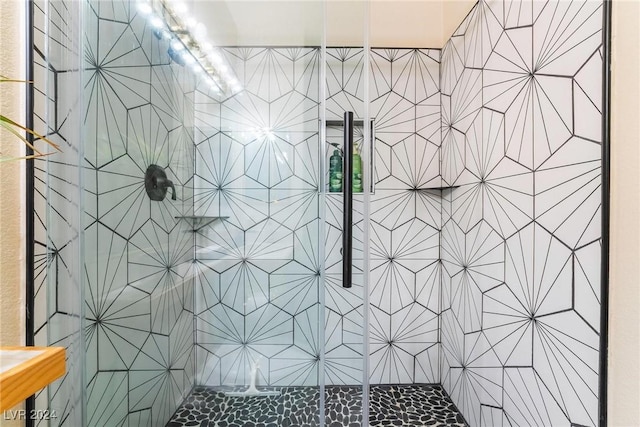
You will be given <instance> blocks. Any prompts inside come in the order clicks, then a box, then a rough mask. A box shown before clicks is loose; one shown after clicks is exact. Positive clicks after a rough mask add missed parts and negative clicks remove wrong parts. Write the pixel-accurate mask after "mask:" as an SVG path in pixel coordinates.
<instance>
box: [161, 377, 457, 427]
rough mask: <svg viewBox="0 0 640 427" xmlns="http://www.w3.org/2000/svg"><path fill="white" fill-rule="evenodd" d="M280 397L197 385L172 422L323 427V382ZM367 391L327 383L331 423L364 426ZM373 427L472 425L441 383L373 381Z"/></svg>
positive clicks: (174, 425)
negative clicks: (233, 393)
mask: <svg viewBox="0 0 640 427" xmlns="http://www.w3.org/2000/svg"><path fill="white" fill-rule="evenodd" d="M279 390H281V393H282V394H281V395H280V396H275V397H228V396H225V395H224V394H223V393H222V391H221V388H215V387H196V388H195V389H194V390H193V392H192V393H191V394H190V395H189V397H188V398H187V399H186V400H185V402H184V403H183V404H182V406H180V407H179V408H178V410H177V411H176V412H175V414H174V415H173V417H172V418H171V420H170V421H169V423H168V424H167V427H179V426H206V427H318V426H319V417H318V393H319V390H318V388H317V387H282V388H280V389H279ZM361 402H362V390H361V389H360V388H359V387H349V386H328V387H326V403H325V415H326V419H325V424H326V426H328V427H360V425H361V420H362V406H361ZM369 424H370V425H371V426H379V427H383V426H460V427H464V426H467V424H466V423H465V421H464V418H463V417H462V415H461V414H460V412H459V411H458V410H457V408H456V407H455V405H454V404H453V402H451V399H450V398H449V396H447V394H446V393H445V391H444V389H443V388H442V387H441V386H439V385H430V384H427V385H374V386H371V394H370V411H369Z"/></svg>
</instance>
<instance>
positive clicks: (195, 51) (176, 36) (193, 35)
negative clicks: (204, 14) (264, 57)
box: [137, 0, 242, 95]
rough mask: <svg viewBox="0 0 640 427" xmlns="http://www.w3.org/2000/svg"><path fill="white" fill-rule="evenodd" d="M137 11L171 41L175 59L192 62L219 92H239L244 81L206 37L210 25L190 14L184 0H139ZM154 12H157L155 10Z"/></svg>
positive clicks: (171, 54) (159, 35) (184, 63)
mask: <svg viewBox="0 0 640 427" xmlns="http://www.w3.org/2000/svg"><path fill="white" fill-rule="evenodd" d="M137 9H138V12H139V13H140V15H141V16H145V17H147V19H148V22H149V25H150V26H151V27H152V29H153V34H154V36H155V37H156V38H157V39H158V40H167V41H169V48H168V50H167V53H168V54H169V57H170V58H171V60H172V61H173V62H175V63H176V64H178V65H180V66H187V65H188V66H189V67H190V68H191V69H192V70H193V72H194V73H195V74H196V75H198V76H205V75H206V76H208V80H207V82H206V83H207V85H208V87H209V88H210V89H211V90H212V91H213V92H214V93H216V94H226V95H230V94H236V93H238V92H241V91H242V85H241V84H240V82H239V81H238V79H237V77H236V76H235V74H234V73H233V71H232V70H231V67H229V65H228V64H227V61H226V60H225V59H224V57H223V56H222V55H221V53H220V52H219V50H218V49H216V48H215V47H214V46H213V44H212V43H211V42H210V41H209V40H208V39H207V27H206V26H205V25H204V24H203V23H201V22H198V21H197V19H195V18H194V17H192V16H190V15H189V10H188V7H187V5H186V4H185V3H184V1H182V0H138V4H137ZM154 12H155V13H154Z"/></svg>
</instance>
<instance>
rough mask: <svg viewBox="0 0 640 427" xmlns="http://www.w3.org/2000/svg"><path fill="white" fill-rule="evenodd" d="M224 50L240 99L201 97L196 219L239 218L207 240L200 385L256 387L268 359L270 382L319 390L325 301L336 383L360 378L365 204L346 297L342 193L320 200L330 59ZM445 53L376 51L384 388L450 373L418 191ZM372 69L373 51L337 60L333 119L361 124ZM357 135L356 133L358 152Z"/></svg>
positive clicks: (376, 281)
mask: <svg viewBox="0 0 640 427" xmlns="http://www.w3.org/2000/svg"><path fill="white" fill-rule="evenodd" d="M224 53H225V56H226V57H227V59H228V61H229V62H230V63H231V64H233V65H232V68H233V69H234V71H235V72H236V74H237V75H238V77H239V78H240V80H241V82H242V83H243V86H244V91H243V92H242V93H241V94H239V95H237V96H235V97H232V98H230V99H227V100H225V101H224V102H221V103H219V102H218V101H216V99H215V98H214V97H211V96H208V95H207V94H206V93H205V91H202V92H200V91H199V92H198V93H197V95H196V128H197V129H198V134H199V136H198V138H197V141H196V142H197V144H198V148H197V154H196V182H195V196H194V197H195V198H194V200H195V211H196V213H197V214H198V215H212V216H224V217H228V219H225V220H224V221H221V222H214V223H212V224H211V225H210V226H208V227H205V228H204V229H203V230H202V231H201V232H200V233H199V234H198V236H197V255H196V258H197V259H198V262H197V265H198V268H199V269H200V274H199V275H198V276H197V277H198V279H197V281H198V283H197V284H196V293H197V294H198V295H199V297H198V298H196V301H197V314H198V316H197V335H196V345H197V354H198V366H199V367H203V370H202V372H200V375H199V377H198V381H199V382H200V383H202V384H238V383H240V384H243V383H246V382H247V375H248V371H247V367H248V365H249V363H250V361H252V360H255V359H258V358H261V366H262V370H261V378H260V381H261V383H263V384H272V385H276V384H277V385H299V384H316V383H317V381H318V379H317V378H318V360H319V354H320V351H321V346H320V343H319V342H318V339H319V331H318V328H319V326H320V325H321V322H318V316H319V303H320V300H321V298H320V294H319V292H324V296H323V298H324V301H325V321H324V324H325V361H326V366H325V379H326V382H327V383H328V384H344V383H347V384H357V383H360V382H361V378H362V339H363V338H362V336H363V328H362V326H361V325H362V316H363V312H362V310H363V305H362V304H363V298H362V292H363V291H362V289H363V287H362V273H361V270H362V267H361V265H360V263H361V260H362V224H363V221H362V215H361V214H360V212H361V208H362V201H361V200H359V199H358V196H357V195H356V196H355V198H354V199H355V203H356V204H355V208H354V210H355V211H356V212H355V219H354V233H355V241H354V251H355V252H354V254H355V255H354V279H353V280H354V287H353V288H352V289H349V290H347V289H344V288H342V278H341V256H340V246H341V229H342V213H341V195H335V194H326V195H325V196H324V197H325V198H324V200H325V203H326V205H325V206H320V205H319V204H320V203H321V200H323V199H322V198H321V195H320V193H319V191H320V190H322V185H323V184H321V174H323V173H326V171H324V172H323V171H321V170H320V168H321V162H320V155H321V153H320V152H319V149H320V144H319V139H318V138H319V129H318V117H319V116H318V115H319V93H318V91H319V80H318V79H319V66H320V64H319V59H320V56H319V49H318V48H304V49H303V48H295V49H286V48H284V49H281V48H228V49H225V50H224ZM439 55H440V52H439V51H438V50H415V49H372V51H371V59H372V69H373V71H374V72H373V74H372V76H373V78H372V79H371V86H370V91H371V95H372V96H371V98H372V106H371V107H372V108H371V111H372V114H371V116H372V117H374V118H375V134H376V142H375V169H374V170H375V177H374V179H375V185H376V192H375V195H373V197H372V203H373V204H372V212H371V216H372V219H373V222H372V224H373V225H372V228H371V231H370V233H371V245H372V261H371V262H372V266H371V268H372V274H371V278H372V283H371V286H370V287H368V289H370V297H371V300H372V323H371V326H372V331H371V357H372V361H371V372H370V374H371V380H372V381H373V382H376V383H398V382H416V381H417V382H437V381H438V377H439V371H438V346H437V343H438V314H439V293H438V289H439V286H440V284H439V269H440V267H439V263H438V258H439V253H438V242H439V227H440V223H439V222H440V207H439V206H440V202H439V197H440V194H439V193H438V192H433V191H432V192H429V191H423V190H422V189H424V188H427V187H431V186H439V185H440V179H439V175H440V171H439V159H438V153H439V152H438V148H439V145H440V125H439V121H440V120H439V117H440V101H439V86H438V80H439V79H438V77H439V76H438V72H439V63H438V59H439ZM362 72H363V50H362V49H358V48H340V49H337V48H329V49H328V50H327V112H326V114H327V116H326V117H327V120H333V119H340V118H341V117H342V112H343V111H347V110H353V111H354V113H355V116H356V117H362V115H363V99H364V97H363V91H364V87H363V85H362ZM339 139H340V138H339ZM361 140H362V135H360V138H358V135H356V143H358V142H359V141H361ZM331 151H332V150H331ZM327 153H329V150H327ZM328 156H329V154H327V159H328ZM287 160H288V161H287ZM322 178H323V179H326V177H322ZM321 209H325V212H326V216H325V221H326V222H325V226H324V228H325V233H326V237H325V240H324V242H325V243H324V244H325V248H324V252H325V261H324V264H325V268H326V270H325V273H326V276H325V277H326V283H325V284H324V286H323V287H320V284H319V275H318V274H319V271H320V270H319V269H320V268H321V266H322V264H323V263H322V262H321V261H320V260H319V255H320V251H319V244H320V241H321V240H320V239H319V232H320V227H319V225H320V223H319V221H320V220H321V214H322V213H321V211H320V210H321ZM389 301H393V302H392V303H391V304H389ZM254 318H260V319H262V324H263V326H264V327H263V328H262V329H261V330H257V331H254V328H255V326H253V325H254V323H255V321H254V320H253V319H254ZM249 326H251V327H250V328H249ZM248 329H249V330H250V331H251V333H249V332H248ZM265 334H267V335H265ZM267 338H268V339H267ZM267 344H268V345H267Z"/></svg>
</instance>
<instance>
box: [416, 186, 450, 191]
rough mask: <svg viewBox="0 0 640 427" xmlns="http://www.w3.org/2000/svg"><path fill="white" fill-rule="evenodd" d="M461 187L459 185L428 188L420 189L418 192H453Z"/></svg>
mask: <svg viewBox="0 0 640 427" xmlns="http://www.w3.org/2000/svg"><path fill="white" fill-rule="evenodd" d="M458 187H460V186H459V185H451V186H448V187H427V188H418V191H446V190H453V189H454V188H458Z"/></svg>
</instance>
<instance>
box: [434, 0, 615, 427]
mask: <svg viewBox="0 0 640 427" xmlns="http://www.w3.org/2000/svg"><path fill="white" fill-rule="evenodd" d="M602 37H603V35H602V2H599V1H576V2H564V1H550V2H537V1H523V2H511V1H504V2H503V1H501V0H500V1H494V0H481V1H480V2H479V3H478V4H477V5H476V6H475V7H474V9H473V10H472V11H471V13H470V14H469V15H468V16H467V18H466V19H465V20H464V22H463V23H462V24H461V25H460V27H459V28H458V29H457V31H456V32H455V34H454V35H453V37H451V39H450V40H449V41H448V43H447V44H446V45H445V47H444V49H443V51H442V60H441V61H442V63H441V66H442V71H441V84H442V86H441V89H442V98H441V99H442V135H443V142H442V176H443V179H444V180H445V181H446V182H447V183H449V184H453V185H460V187H459V188H457V189H454V190H453V191H451V192H448V194H447V196H446V197H445V198H444V199H443V207H442V212H443V219H442V220H443V227H442V242H441V253H442V265H443V286H442V293H443V298H442V301H443V307H442V309H443V311H442V319H441V336H442V366H441V372H442V383H443V385H444V387H445V389H446V390H447V392H448V393H449V394H450V396H451V397H452V399H453V401H454V403H455V404H456V405H457V407H458V408H459V409H460V410H461V411H462V413H463V415H464V416H465V418H466V420H467V421H468V422H469V423H470V424H471V425H472V426H480V425H482V426H484V425H491V426H502V425H505V426H506V425H522V424H526V425H536V426H543V425H544V426H549V425H553V426H562V425H567V426H568V425H596V424H597V423H598V420H597V415H598V360H599V351H598V347H599V333H600V331H599V317H600V295H599V289H600V271H599V269H600V259H601V258H600V257H601V252H600V251H601V250H600V245H601V243H600V237H601V236H600V209H601V196H600V191H601V190H600V186H601V146H600V144H601V142H602V141H601V133H600V131H601V130H600V123H601V112H602V99H601V92H602V84H603V80H602V79H603V77H602V73H601V70H602V60H603V59H602Z"/></svg>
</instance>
